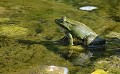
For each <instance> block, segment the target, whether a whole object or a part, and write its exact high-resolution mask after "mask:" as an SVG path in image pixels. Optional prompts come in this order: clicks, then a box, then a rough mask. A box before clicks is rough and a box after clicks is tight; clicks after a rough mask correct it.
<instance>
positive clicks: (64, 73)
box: [30, 66, 68, 74]
mask: <svg viewBox="0 0 120 74" xmlns="http://www.w3.org/2000/svg"><path fill="white" fill-rule="evenodd" d="M30 74H68V69H67V68H66V67H59V66H41V67H39V70H38V69H36V71H32V72H30Z"/></svg>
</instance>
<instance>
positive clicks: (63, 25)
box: [55, 17, 71, 31]
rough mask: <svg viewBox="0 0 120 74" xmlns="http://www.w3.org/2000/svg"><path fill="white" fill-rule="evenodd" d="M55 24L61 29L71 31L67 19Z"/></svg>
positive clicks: (57, 20) (58, 20)
mask: <svg viewBox="0 0 120 74" xmlns="http://www.w3.org/2000/svg"><path fill="white" fill-rule="evenodd" d="M55 23H56V24H58V25H59V26H60V27H61V28H63V29H65V30H69V31H70V27H71V24H69V23H68V22H67V19H66V17H62V18H60V19H55Z"/></svg>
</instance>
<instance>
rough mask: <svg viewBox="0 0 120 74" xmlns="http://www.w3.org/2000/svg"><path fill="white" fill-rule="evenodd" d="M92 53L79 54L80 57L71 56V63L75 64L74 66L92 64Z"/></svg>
mask: <svg viewBox="0 0 120 74" xmlns="http://www.w3.org/2000/svg"><path fill="white" fill-rule="evenodd" d="M92 55H93V54H92V53H91V52H89V51H88V52H82V53H79V54H78V55H72V56H71V62H73V64H74V65H82V66H85V65H88V64H90V58H91V57H92Z"/></svg>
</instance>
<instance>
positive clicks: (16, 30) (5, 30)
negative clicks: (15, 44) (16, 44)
mask: <svg viewBox="0 0 120 74" xmlns="http://www.w3.org/2000/svg"><path fill="white" fill-rule="evenodd" d="M28 34H29V30H28V29H27V28H23V27H19V26H14V25H12V26H2V27H1V28H0V35H1V36H5V37H16V38H17V37H20V36H27V35H28Z"/></svg>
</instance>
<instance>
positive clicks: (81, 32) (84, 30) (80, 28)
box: [69, 20, 97, 39]
mask: <svg viewBox="0 0 120 74" xmlns="http://www.w3.org/2000/svg"><path fill="white" fill-rule="evenodd" d="M69 22H70V23H71V25H72V26H73V28H72V31H73V32H74V33H75V34H76V35H77V36H80V37H81V38H82V39H83V38H84V37H85V36H88V35H94V36H97V34H96V33H95V32H94V31H93V30H92V29H90V28H89V27H88V26H86V25H85V24H83V23H81V22H78V21H73V20H71V21H69Z"/></svg>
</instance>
